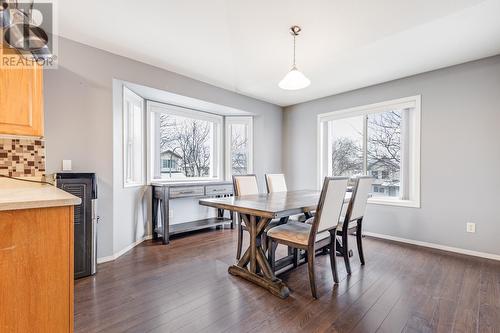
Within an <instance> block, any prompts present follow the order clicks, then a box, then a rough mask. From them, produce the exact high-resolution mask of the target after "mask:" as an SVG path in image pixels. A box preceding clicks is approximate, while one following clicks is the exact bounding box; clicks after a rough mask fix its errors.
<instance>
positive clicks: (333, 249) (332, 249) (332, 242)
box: [329, 231, 339, 283]
mask: <svg viewBox="0 0 500 333" xmlns="http://www.w3.org/2000/svg"><path fill="white" fill-rule="evenodd" d="M335 244H336V242H335V231H334V232H333V233H332V235H331V240H330V245H329V246H330V265H331V266H332V275H333V281H334V282H335V283H339V275H338V273H337V259H336V256H337V255H336V252H337V247H336V246H335Z"/></svg>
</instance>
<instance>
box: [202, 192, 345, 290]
mask: <svg viewBox="0 0 500 333" xmlns="http://www.w3.org/2000/svg"><path fill="white" fill-rule="evenodd" d="M320 194H321V192H320V191H314V190H300V191H288V192H275V193H269V194H267V193H266V194H256V195H246V196H240V197H229V198H207V199H201V200H200V201H199V203H200V205H203V206H208V207H213V208H218V209H225V210H229V211H233V212H237V213H239V214H240V216H241V219H242V220H243V222H244V223H245V225H246V226H247V228H248V232H249V234H250V244H249V246H248V248H247V249H246V251H245V253H244V254H243V256H242V257H241V259H240V260H239V261H238V262H237V263H236V264H234V265H231V266H230V267H229V269H228V271H229V273H230V274H232V275H235V276H239V277H241V278H244V279H246V280H248V281H250V282H252V283H254V284H257V285H259V286H261V287H263V288H265V289H267V290H268V291H270V292H271V293H272V294H273V295H276V296H278V297H281V298H286V297H288V295H289V293H290V291H289V289H288V287H287V285H286V284H285V283H284V282H283V281H281V280H280V279H279V278H277V277H276V276H275V274H274V272H273V271H272V269H271V266H270V264H269V263H268V261H267V259H266V255H265V253H264V249H263V247H262V244H261V239H262V238H261V236H262V234H263V233H264V230H265V229H266V227H267V226H268V225H269V223H270V222H271V220H273V219H283V218H284V219H286V218H288V217H289V216H292V215H297V214H302V213H306V214H307V215H309V214H310V213H311V212H312V211H315V210H316V206H317V204H318V200H319V197H320ZM349 199H350V193H347V195H346V201H345V202H348V201H349Z"/></svg>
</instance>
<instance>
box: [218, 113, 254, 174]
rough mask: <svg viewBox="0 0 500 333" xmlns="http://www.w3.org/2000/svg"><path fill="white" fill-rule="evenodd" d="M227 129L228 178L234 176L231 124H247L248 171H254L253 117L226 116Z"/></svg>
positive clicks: (225, 131)
mask: <svg viewBox="0 0 500 333" xmlns="http://www.w3.org/2000/svg"><path fill="white" fill-rule="evenodd" d="M224 122H225V126H224V127H225V130H224V133H225V134H224V138H225V170H226V180H231V178H232V176H233V174H232V173H233V172H232V171H233V168H232V158H231V125H245V126H247V138H248V156H247V159H248V168H247V170H248V173H249V174H250V173H253V117H249V116H226V117H224Z"/></svg>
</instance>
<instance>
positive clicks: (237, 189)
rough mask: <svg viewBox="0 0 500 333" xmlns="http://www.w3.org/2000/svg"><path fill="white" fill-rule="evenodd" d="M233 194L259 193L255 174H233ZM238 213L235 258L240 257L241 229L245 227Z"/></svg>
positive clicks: (241, 244) (245, 228)
mask: <svg viewBox="0 0 500 333" xmlns="http://www.w3.org/2000/svg"><path fill="white" fill-rule="evenodd" d="M233 188H234V196H241V195H252V194H259V186H258V185H257V176H256V175H254V174H248V175H233ZM237 215H238V245H237V250H236V259H238V260H239V259H240V258H241V249H242V246H243V230H247V231H248V229H247V227H246V226H245V225H244V224H243V221H242V219H241V216H240V214H237Z"/></svg>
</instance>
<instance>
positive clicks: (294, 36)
mask: <svg viewBox="0 0 500 333" xmlns="http://www.w3.org/2000/svg"><path fill="white" fill-rule="evenodd" d="M295 38H297V36H296V35H293V68H295Z"/></svg>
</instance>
